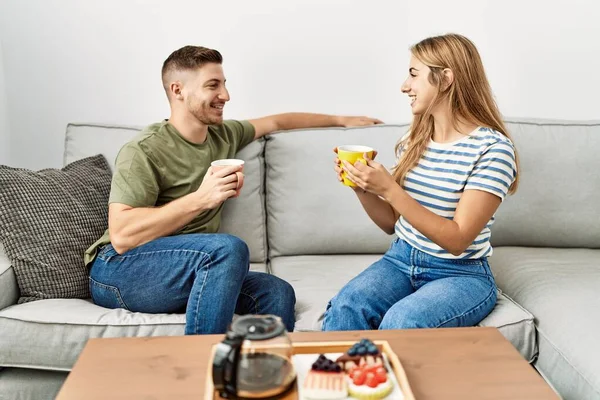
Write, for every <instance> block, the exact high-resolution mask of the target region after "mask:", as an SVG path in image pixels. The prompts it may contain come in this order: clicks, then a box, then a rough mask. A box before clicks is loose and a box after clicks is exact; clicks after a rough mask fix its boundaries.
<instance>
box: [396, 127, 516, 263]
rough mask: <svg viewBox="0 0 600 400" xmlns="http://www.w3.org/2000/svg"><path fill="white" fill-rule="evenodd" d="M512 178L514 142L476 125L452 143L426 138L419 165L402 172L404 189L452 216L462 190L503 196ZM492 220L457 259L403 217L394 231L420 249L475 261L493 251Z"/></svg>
mask: <svg viewBox="0 0 600 400" xmlns="http://www.w3.org/2000/svg"><path fill="white" fill-rule="evenodd" d="M400 156H402V153H401V151H400ZM515 176H516V162H515V149H514V145H513V143H512V142H511V141H510V139H508V138H507V137H506V136H504V135H503V134H501V133H500V132H496V131H495V130H493V129H490V128H483V127H480V128H477V129H476V130H475V131H473V132H472V133H471V134H470V135H469V136H466V137H464V138H461V139H460V140H458V141H456V142H452V143H436V142H434V141H433V140H431V141H430V142H429V145H428V146H427V150H426V151H425V153H424V154H423V156H422V157H421V159H420V160H419V163H418V164H417V165H416V166H415V167H414V168H413V169H411V170H410V171H409V172H408V174H407V175H406V178H405V180H404V190H406V192H407V193H408V194H409V195H410V196H411V197H412V198H414V199H415V200H417V201H418V202H419V203H420V204H421V205H422V206H424V207H426V208H427V209H429V210H430V211H432V212H434V213H436V214H438V215H440V216H442V217H444V218H448V219H453V218H454V213H455V211H456V206H457V205H458V202H459V200H460V198H461V196H462V193H463V192H464V191H465V190H484V191H486V192H489V193H493V194H495V195H496V196H498V197H500V199H502V200H504V198H505V197H506V194H507V193H508V188H509V187H510V185H511V184H512V183H513V181H514V180H515ZM493 223H494V217H492V219H490V221H489V222H488V223H487V225H486V226H485V228H484V229H483V230H482V231H481V233H480V234H479V235H478V236H477V238H476V239H475V241H474V242H473V243H471V245H470V246H469V247H467V249H466V250H465V251H464V252H463V253H462V254H461V255H460V256H458V257H456V256H454V255H452V254H451V253H449V252H448V251H446V250H444V249H443V248H441V247H440V246H438V245H437V244H435V243H434V242H432V241H431V240H429V239H428V238H426V237H425V236H424V235H423V234H421V233H420V232H419V231H418V230H416V229H415V228H414V227H413V226H412V225H411V224H410V223H409V222H408V221H407V220H405V219H404V217H402V216H400V218H399V219H398V221H397V222H396V226H395V231H396V235H398V237H399V238H400V239H403V240H405V241H407V242H408V243H410V244H411V245H412V246H413V247H416V248H417V249H419V250H421V251H423V252H425V253H428V254H431V255H434V256H437V257H441V258H449V259H456V258H462V259H475V258H480V257H487V256H491V255H492V246H491V244H490V233H491V232H490V227H491V226H492V224H493Z"/></svg>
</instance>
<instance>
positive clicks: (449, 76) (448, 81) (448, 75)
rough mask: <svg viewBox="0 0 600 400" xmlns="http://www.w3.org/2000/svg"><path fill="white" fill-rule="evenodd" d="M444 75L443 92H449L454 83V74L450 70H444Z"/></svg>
mask: <svg viewBox="0 0 600 400" xmlns="http://www.w3.org/2000/svg"><path fill="white" fill-rule="evenodd" d="M442 73H443V74H444V82H443V83H442V90H448V88H449V87H450V86H452V83H453V82H454V72H452V70H451V69H450V68H444V70H443V71H442Z"/></svg>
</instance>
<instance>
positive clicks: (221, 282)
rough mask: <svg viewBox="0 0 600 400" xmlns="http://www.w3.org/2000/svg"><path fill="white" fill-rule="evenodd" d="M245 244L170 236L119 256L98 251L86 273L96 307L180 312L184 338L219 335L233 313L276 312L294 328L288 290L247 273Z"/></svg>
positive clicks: (220, 237) (201, 236)
mask: <svg viewBox="0 0 600 400" xmlns="http://www.w3.org/2000/svg"><path fill="white" fill-rule="evenodd" d="M249 265H250V264H249V254H248V246H247V245H246V243H244V242H243V241H242V240H241V239H239V238H237V237H235V236H231V235H227V234H188V235H178V236H168V237H163V238H159V239H156V240H153V241H151V242H149V243H146V244H144V245H141V246H139V247H136V248H134V249H131V250H129V251H127V252H125V253H123V254H122V255H119V254H118V253H117V252H116V251H115V250H114V249H113V247H112V245H110V244H108V245H106V246H104V247H103V248H102V249H101V250H100V252H99V253H98V256H97V257H96V260H95V261H94V263H93V265H92V268H91V271H90V290H91V292H92V299H93V300H94V303H96V304H98V305H100V306H102V307H107V308H125V309H127V310H130V311H136V312H144V313H178V312H184V311H185V313H186V325H185V333H186V334H204V333H224V332H226V331H227V327H228V325H229V324H230V323H231V320H232V318H233V314H234V313H237V314H240V315H241V314H275V315H278V316H280V317H281V318H282V319H283V322H284V324H285V327H286V328H287V330H288V331H292V330H293V329H294V323H295V317H294V306H295V304H296V297H295V294H294V289H293V288H292V286H291V285H290V284H289V283H287V282H285V281H284V280H282V279H280V278H277V277H275V276H273V275H269V274H265V273H260V272H251V271H249Z"/></svg>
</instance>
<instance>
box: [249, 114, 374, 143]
mask: <svg viewBox="0 0 600 400" xmlns="http://www.w3.org/2000/svg"><path fill="white" fill-rule="evenodd" d="M248 122H250V123H251V124H252V125H253V126H254V130H255V132H256V133H255V135H254V139H260V138H261V137H263V136H265V135H268V134H270V133H273V132H276V131H286V130H290V129H305V128H325V127H331V126H341V127H349V126H367V125H375V124H382V123H383V122H381V121H380V120H378V119H375V118H369V117H344V116H340V115H325V114H310V113H285V114H276V115H270V116H268V117H263V118H257V119H251V120H249V121H248Z"/></svg>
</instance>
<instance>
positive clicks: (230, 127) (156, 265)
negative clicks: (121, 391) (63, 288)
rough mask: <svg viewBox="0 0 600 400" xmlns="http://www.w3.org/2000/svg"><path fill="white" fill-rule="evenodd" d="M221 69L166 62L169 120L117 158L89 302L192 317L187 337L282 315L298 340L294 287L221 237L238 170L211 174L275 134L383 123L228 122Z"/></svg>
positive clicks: (322, 118) (192, 61)
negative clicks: (252, 264) (239, 317)
mask: <svg viewBox="0 0 600 400" xmlns="http://www.w3.org/2000/svg"><path fill="white" fill-rule="evenodd" d="M221 64H222V57H221V54H220V53H219V52H218V51H216V50H212V49H207V48H204V47H195V46H186V47H183V48H181V49H179V50H177V51H175V52H173V53H172V54H171V55H170V56H169V57H168V58H167V59H166V60H165V62H164V64H163V68H162V81H163V86H164V89H165V91H166V93H167V97H168V99H169V104H170V108H171V116H170V118H169V119H168V120H165V121H162V122H159V123H156V124H153V125H150V126H148V127H146V128H145V129H144V130H143V131H142V132H141V133H140V135H138V136H137V137H136V138H135V139H133V140H132V141H131V142H129V143H127V144H126V145H125V146H123V148H122V149H121V151H120V152H119V154H118V156H117V160H116V163H115V172H114V176H113V181H112V187H111V192H110V199H109V215H108V227H109V229H108V230H107V231H106V233H105V234H104V236H103V237H102V238H100V239H99V240H98V241H97V242H96V243H95V244H94V245H92V247H90V249H88V250H87V252H86V256H85V261H86V265H90V267H91V268H90V290H91V293H92V298H93V300H94V302H95V303H96V304H98V305H100V306H103V307H108V308H126V309H129V310H131V311H137V312H146V313H173V312H178V311H183V310H185V311H186V327H185V333H186V334H204V333H223V332H225V331H226V330H227V327H228V325H229V323H230V322H231V320H232V318H233V315H234V313H238V314H246V313H252V314H275V315H278V316H280V317H281V318H282V320H283V322H284V324H285V326H286V328H287V329H288V330H289V331H292V330H293V329H294V323H295V318H294V306H295V302H296V299H295V295H294V290H293V289H292V287H291V286H290V285H289V284H288V283H287V282H285V281H283V280H281V279H279V278H277V277H275V276H272V275H269V274H264V273H258V272H251V271H249V255H248V247H247V246H246V244H245V243H244V242H243V241H242V240H241V239H239V238H237V237H234V236H231V235H227V234H217V233H216V232H217V231H218V229H219V224H220V218H221V209H222V206H223V202H224V201H225V200H227V199H229V198H230V197H232V196H235V195H236V186H237V182H236V180H237V175H236V172H239V171H240V169H241V167H239V166H230V167H225V168H223V169H220V170H218V171H212V170H211V168H210V163H211V162H212V161H214V160H217V159H223V158H233V157H234V156H235V154H236V153H237V152H238V151H239V150H240V149H242V148H243V147H244V146H246V145H248V144H249V143H251V142H252V141H253V140H256V139H259V138H261V137H263V136H264V135H267V134H269V133H272V132H274V131H279V130H287V129H296V128H310V127H322V126H350V125H372V124H376V123H380V121H378V120H375V119H371V118H364V117H338V116H329V115H319V114H302V113H289V114H279V115H273V116H269V117H264V118H259V119H254V120H249V121H223V107H224V105H225V103H226V102H228V101H229V92H228V91H227V88H226V87H225V77H224V75H223V68H222V65H221Z"/></svg>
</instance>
